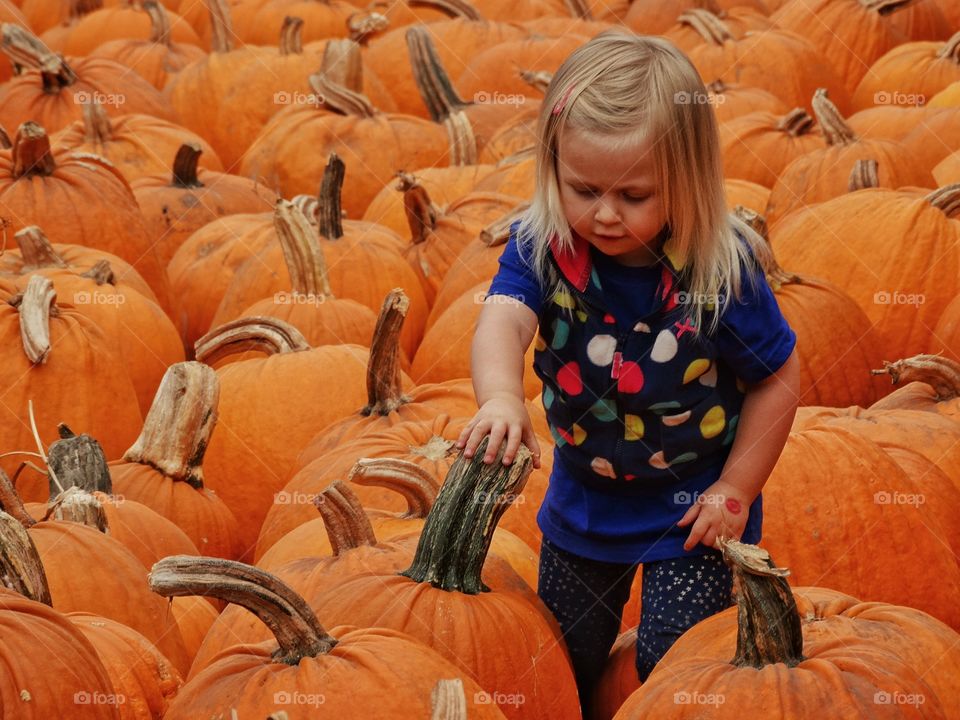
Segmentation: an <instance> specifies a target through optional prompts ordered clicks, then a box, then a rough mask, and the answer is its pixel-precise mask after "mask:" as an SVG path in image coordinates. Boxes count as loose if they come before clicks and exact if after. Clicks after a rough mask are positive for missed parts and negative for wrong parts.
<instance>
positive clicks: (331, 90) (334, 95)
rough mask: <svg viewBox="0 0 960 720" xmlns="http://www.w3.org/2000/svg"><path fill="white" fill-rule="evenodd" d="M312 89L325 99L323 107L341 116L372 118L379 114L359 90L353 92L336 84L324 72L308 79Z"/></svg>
mask: <svg viewBox="0 0 960 720" xmlns="http://www.w3.org/2000/svg"><path fill="white" fill-rule="evenodd" d="M307 80H308V82H309V83H310V87H311V88H313V91H314V92H315V93H317V95H319V96H320V97H321V98H322V99H323V102H322V104H323V106H324V107H325V108H327V109H328V110H331V111H333V112H335V113H339V114H340V115H356V116H357V117H361V118H371V117H373V116H374V115H376V114H377V110H376V108H374V107H373V103H371V102H370V99H369V98H368V97H367V96H366V95H364V94H363V93H361V92H360V91H359V90H351V89H350V88H347V87H345V86H343V85H341V84H340V83H337V82H335V81H334V80H333V79H331V78H330V77H328V76H327V75H326V74H325V73H324V72H322V71H321V72H318V73H316V74H314V75H311V76H310V77H309V78H307Z"/></svg>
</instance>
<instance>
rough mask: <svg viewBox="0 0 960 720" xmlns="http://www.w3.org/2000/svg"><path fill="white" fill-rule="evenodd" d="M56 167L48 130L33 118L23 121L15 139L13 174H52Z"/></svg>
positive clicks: (27, 175) (26, 175)
mask: <svg viewBox="0 0 960 720" xmlns="http://www.w3.org/2000/svg"><path fill="white" fill-rule="evenodd" d="M55 169H56V163H55V162H54V159H53V153H52V152H50V138H49V137H47V131H46V130H44V129H43V128H42V127H41V126H40V125H38V124H37V123H35V122H33V121H31V120H28V121H27V122H25V123H23V125H21V126H20V128H19V129H18V130H17V136H16V137H15V138H14V140H13V176H14V177H15V178H21V177H29V176H30V175H44V176H46V175H52V174H53V171H54V170H55Z"/></svg>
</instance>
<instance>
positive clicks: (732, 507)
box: [724, 498, 740, 515]
mask: <svg viewBox="0 0 960 720" xmlns="http://www.w3.org/2000/svg"><path fill="white" fill-rule="evenodd" d="M724 506H726V508H727V510H729V511H730V512H732V513H733V514H734V515H739V514H740V501H739V500H734V499H733V498H727V501H726V502H725V503H724Z"/></svg>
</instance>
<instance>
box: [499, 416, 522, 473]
mask: <svg viewBox="0 0 960 720" xmlns="http://www.w3.org/2000/svg"><path fill="white" fill-rule="evenodd" d="M522 435H523V428H522V427H520V426H519V425H511V426H510V429H509V431H508V432H507V447H506V449H505V450H504V451H503V464H504V465H509V464H510V463H512V462H513V458H514V456H515V455H516V454H517V450H518V449H519V448H520V437H521V436H522Z"/></svg>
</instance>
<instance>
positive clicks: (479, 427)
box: [463, 420, 489, 458]
mask: <svg viewBox="0 0 960 720" xmlns="http://www.w3.org/2000/svg"><path fill="white" fill-rule="evenodd" d="M488 429H489V428H488V427H487V421H486V420H481V421H480V422H478V423H477V424H476V425H474V426H473V430H471V431H470V437H469V438H467V443H466V446H465V447H464V448H463V456H464V457H468V458H471V457H473V453H474V452H476V450H477V445H479V444H480V441H481V440H483V438H484V436H485V435H486V434H487V430H488Z"/></svg>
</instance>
